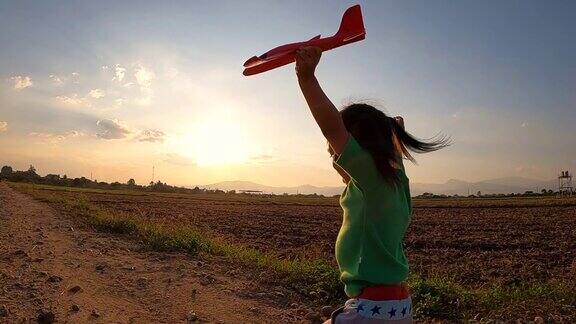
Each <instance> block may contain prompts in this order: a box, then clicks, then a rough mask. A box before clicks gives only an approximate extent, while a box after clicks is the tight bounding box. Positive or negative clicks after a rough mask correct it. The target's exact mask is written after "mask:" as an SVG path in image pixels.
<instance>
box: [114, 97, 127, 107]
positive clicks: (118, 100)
mask: <svg viewBox="0 0 576 324" xmlns="http://www.w3.org/2000/svg"><path fill="white" fill-rule="evenodd" d="M124 102H126V99H124V98H116V99H114V108H120V107H122V106H123V105H124Z"/></svg>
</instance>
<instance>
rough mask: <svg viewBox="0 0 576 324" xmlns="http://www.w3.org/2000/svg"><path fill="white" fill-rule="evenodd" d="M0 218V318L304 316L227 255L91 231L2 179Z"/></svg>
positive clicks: (301, 308) (252, 319)
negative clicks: (162, 248)
mask: <svg viewBox="0 0 576 324" xmlns="http://www.w3.org/2000/svg"><path fill="white" fill-rule="evenodd" d="M0 224H1V226H0V243H1V244H0V246H1V248H0V323H36V322H37V321H38V322H40V323H52V321H53V320H55V321H56V322H59V323H66V322H67V323H207V322H208V323H256V322H258V323H277V322H284V323H288V322H308V321H307V320H306V318H307V315H308V314H309V313H310V311H311V310H310V309H309V308H308V307H307V306H305V305H303V304H302V302H301V301H300V300H299V299H298V298H297V296H296V297H291V296H290V295H289V292H286V291H284V290H283V289H282V288H281V287H268V286H255V285H254V284H253V280H252V279H251V278H250V277H247V276H240V275H235V274H234V273H241V272H240V270H238V269H237V266H236V265H234V264H232V263H229V262H226V260H222V259H217V258H212V257H210V256H209V255H202V257H201V258H191V257H189V256H188V255H186V254H182V253H166V252H162V253H158V252H153V251H149V250H148V249H146V248H145V247H143V246H142V245H141V244H138V243H137V242H134V241H132V240H126V239H119V238H118V236H116V235H111V234H107V233H98V232H94V231H93V230H92V229H91V228H90V227H87V226H85V224H83V223H81V222H78V220H74V219H70V218H69V217H66V216H64V215H63V214H60V213H58V212H57V211H55V210H53V209H51V208H50V207H49V206H48V205H46V204H44V203H39V202H37V201H34V200H33V199H32V198H30V197H28V196H26V195H23V194H21V193H18V192H16V191H14V190H13V189H10V188H9V187H8V186H7V185H6V184H4V183H1V182H0ZM313 315H315V316H316V317H317V315H316V314H315V313H314V314H313ZM309 317H311V318H316V317H314V316H309Z"/></svg>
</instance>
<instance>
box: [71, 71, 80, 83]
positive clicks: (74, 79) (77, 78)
mask: <svg viewBox="0 0 576 324" xmlns="http://www.w3.org/2000/svg"><path fill="white" fill-rule="evenodd" d="M70 80H72V83H76V84H78V83H80V74H78V72H72V74H70Z"/></svg>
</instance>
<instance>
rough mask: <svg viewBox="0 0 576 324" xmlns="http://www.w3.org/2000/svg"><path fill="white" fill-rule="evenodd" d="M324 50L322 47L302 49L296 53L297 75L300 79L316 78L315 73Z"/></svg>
mask: <svg viewBox="0 0 576 324" xmlns="http://www.w3.org/2000/svg"><path fill="white" fill-rule="evenodd" d="M321 56H322V49H321V48H320V47H312V46H308V47H302V48H300V49H298V50H297V51H296V75H298V79H300V80H305V79H310V78H312V77H314V71H315V70H316V66H318V62H320V57H321Z"/></svg>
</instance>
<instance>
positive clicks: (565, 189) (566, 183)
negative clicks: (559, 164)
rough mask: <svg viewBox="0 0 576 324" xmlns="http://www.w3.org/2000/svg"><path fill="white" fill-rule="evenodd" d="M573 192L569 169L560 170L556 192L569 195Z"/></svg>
mask: <svg viewBox="0 0 576 324" xmlns="http://www.w3.org/2000/svg"><path fill="white" fill-rule="evenodd" d="M573 193H574V186H572V174H571V173H570V172H569V171H560V175H559V176H558V194H559V195H561V196H562V195H569V196H571V195H572V194H573Z"/></svg>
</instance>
